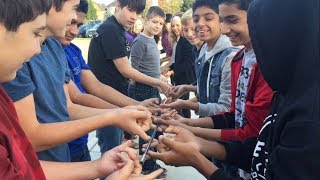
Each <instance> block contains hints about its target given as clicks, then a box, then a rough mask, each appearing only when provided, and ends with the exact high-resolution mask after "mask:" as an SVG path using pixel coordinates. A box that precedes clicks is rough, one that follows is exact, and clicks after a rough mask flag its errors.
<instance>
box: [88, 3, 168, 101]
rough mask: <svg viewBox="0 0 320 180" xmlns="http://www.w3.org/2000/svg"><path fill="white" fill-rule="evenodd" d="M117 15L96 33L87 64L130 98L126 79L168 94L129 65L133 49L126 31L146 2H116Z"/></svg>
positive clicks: (164, 85)
mask: <svg viewBox="0 0 320 180" xmlns="http://www.w3.org/2000/svg"><path fill="white" fill-rule="evenodd" d="M116 2H117V6H116V12H115V14H114V16H111V17H109V18H108V19H107V20H106V21H105V22H104V23H103V24H102V25H101V26H100V27H99V28H98V30H97V34H96V36H95V37H94V38H93V39H92V40H91V43H90V47H89V54H88V64H89V66H90V68H91V70H92V72H93V73H94V74H95V75H96V77H97V78H98V79H99V80H100V81H101V82H102V83H104V84H107V85H110V86H111V87H113V88H114V89H116V90H117V91H119V92H121V93H123V94H125V95H127V94H128V80H127V78H129V79H131V80H133V81H135V82H139V83H143V84H147V85H150V86H153V87H156V88H158V89H159V90H160V92H162V93H165V92H166V91H167V90H168V89H169V88H170V86H169V85H168V84H167V83H165V82H163V81H162V80H160V79H155V78H152V77H149V76H147V75H144V74H143V73H140V72H139V71H138V70H136V69H134V68H132V67H131V66H130V64H129V60H128V57H129V55H130V46H129V44H128V42H127V41H126V38H125V35H124V34H125V29H127V28H130V27H131V26H132V24H133V23H134V22H135V21H136V20H137V18H138V14H140V13H141V12H142V11H143V10H144V8H145V4H146V1H145V0H117V1H116Z"/></svg>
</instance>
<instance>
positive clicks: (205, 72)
mask: <svg viewBox="0 0 320 180" xmlns="http://www.w3.org/2000/svg"><path fill="white" fill-rule="evenodd" d="M218 13H219V11H218V5H217V4H216V2H215V1H209V0H200V1H196V2H195V3H194V5H193V21H194V25H195V31H196V34H197V37H198V38H199V39H200V40H202V41H204V42H205V44H204V45H203V51H202V53H201V54H200V55H199V57H198V58H197V61H196V62H195V72H196V77H197V89H198V102H192V101H190V100H177V101H176V102H173V103H171V104H165V105H163V106H164V107H168V108H175V109H181V108H187V109H192V110H194V111H195V112H196V113H198V114H199V115H200V116H201V117H207V116H212V115H216V114H220V113H222V112H226V111H228V110H230V105H231V87H230V78H231V72H230V62H231V60H232V58H233V57H234V55H235V54H236V52H237V51H238V49H236V48H234V47H233V46H232V44H231V42H230V40H229V39H228V37H226V36H225V35H222V34H221V29H220V18H219V15H218Z"/></svg>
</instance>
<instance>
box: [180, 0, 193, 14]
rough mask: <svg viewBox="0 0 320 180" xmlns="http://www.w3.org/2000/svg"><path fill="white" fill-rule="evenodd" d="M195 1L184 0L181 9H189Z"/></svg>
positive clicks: (184, 10) (183, 10)
mask: <svg viewBox="0 0 320 180" xmlns="http://www.w3.org/2000/svg"><path fill="white" fill-rule="evenodd" d="M194 2H195V0H183V3H182V5H181V11H182V12H186V11H187V10H188V9H190V8H192V4H193V3H194Z"/></svg>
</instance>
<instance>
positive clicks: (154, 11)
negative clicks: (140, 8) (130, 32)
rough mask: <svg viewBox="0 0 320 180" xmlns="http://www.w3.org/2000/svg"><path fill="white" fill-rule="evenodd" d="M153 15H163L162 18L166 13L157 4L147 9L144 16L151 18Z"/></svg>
mask: <svg viewBox="0 0 320 180" xmlns="http://www.w3.org/2000/svg"><path fill="white" fill-rule="evenodd" d="M154 16H160V17H163V19H165V18H166V14H165V13H164V12H163V10H162V9H161V8H160V7H159V6H151V7H150V8H149V9H148V12H147V15H146V18H147V19H151V18H153V17H154Z"/></svg>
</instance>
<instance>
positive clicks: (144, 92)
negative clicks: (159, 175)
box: [128, 83, 160, 170]
mask: <svg viewBox="0 0 320 180" xmlns="http://www.w3.org/2000/svg"><path fill="white" fill-rule="evenodd" d="M128 94H129V97H131V98H133V99H135V100H137V101H144V100H146V99H150V98H160V94H159V91H158V89H157V88H154V87H151V86H148V85H145V84H142V83H135V84H134V85H132V84H129V87H128ZM152 132H153V130H149V131H147V134H148V135H149V136H151V135H152ZM159 135H160V133H159V132H158V133H157V134H156V137H155V138H157V137H159ZM145 143H147V142H145V141H144V140H143V139H141V138H139V154H140V155H141V154H143V152H142V151H141V149H142V145H143V144H145ZM155 165H156V160H155V159H149V160H147V161H145V162H144V164H143V166H142V168H143V170H153V169H154V166H155Z"/></svg>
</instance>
